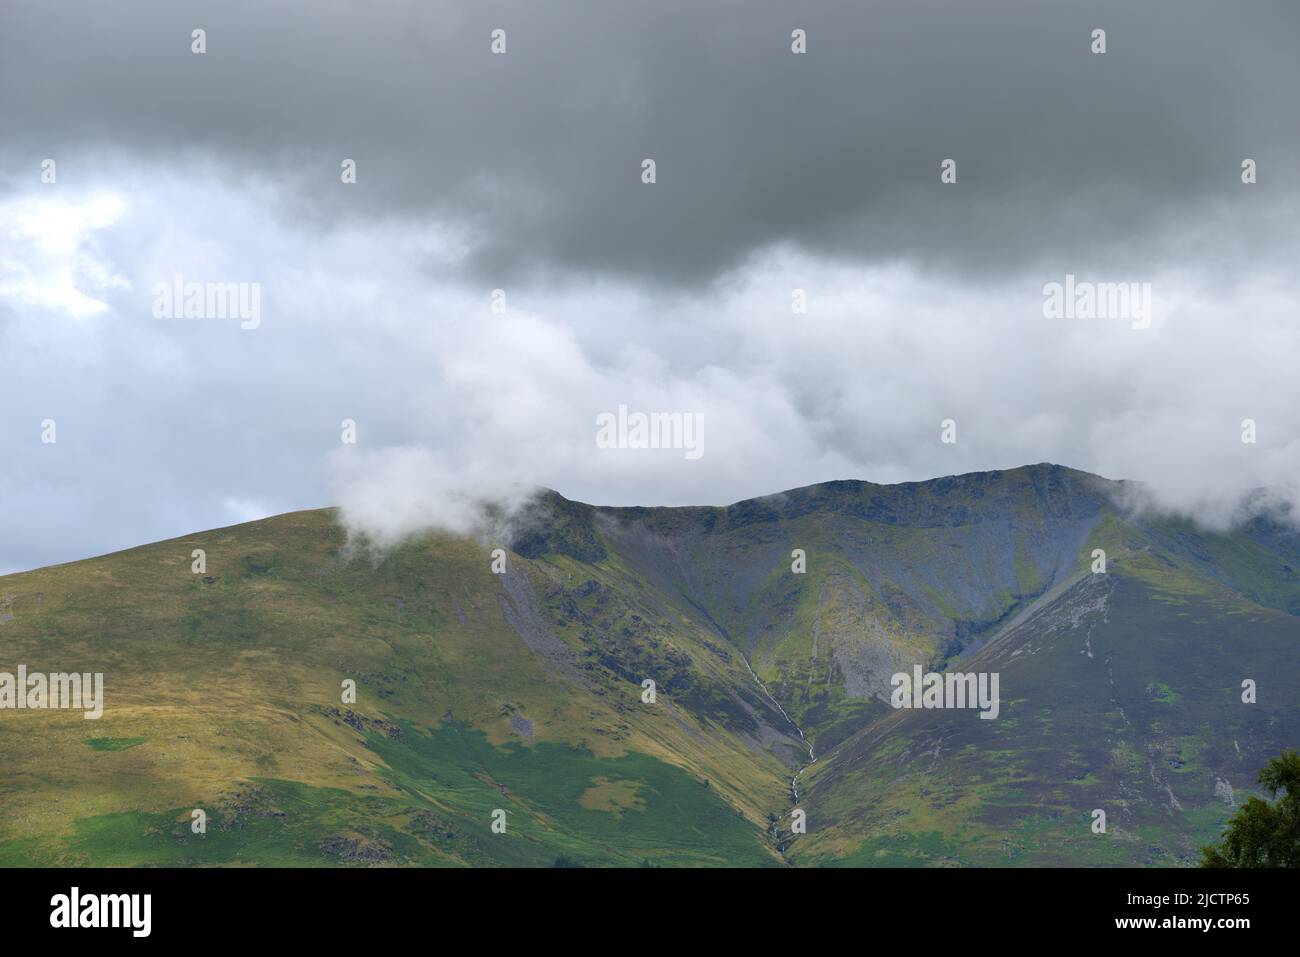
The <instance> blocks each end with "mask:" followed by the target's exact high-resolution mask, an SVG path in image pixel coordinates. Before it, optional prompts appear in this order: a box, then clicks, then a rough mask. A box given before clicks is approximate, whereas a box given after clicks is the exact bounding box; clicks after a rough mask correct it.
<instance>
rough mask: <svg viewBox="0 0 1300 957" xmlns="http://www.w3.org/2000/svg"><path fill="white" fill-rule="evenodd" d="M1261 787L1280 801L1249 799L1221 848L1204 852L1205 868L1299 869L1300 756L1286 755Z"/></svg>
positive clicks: (1267, 771)
mask: <svg viewBox="0 0 1300 957" xmlns="http://www.w3.org/2000/svg"><path fill="white" fill-rule="evenodd" d="M1259 783H1260V784H1262V785H1264V787H1265V789H1267V791H1268V793H1269V794H1270V795H1271V796H1272V797H1274V798H1277V801H1276V802H1275V803H1273V804H1270V803H1269V802H1267V801H1263V800H1260V799H1259V798H1257V797H1253V796H1252V797H1250V798H1247V799H1246V803H1245V804H1243V805H1242V807H1241V810H1239V811H1238V812H1237V813H1236V814H1235V815H1234V816H1233V818H1232V820H1231V821H1229V822H1228V829H1227V830H1226V831H1224V834H1223V840H1222V841H1221V842H1220V843H1219V844H1218V846H1214V845H1210V846H1207V847H1205V848H1203V849H1202V852H1201V866H1202V867H1300V754H1297V753H1296V752H1295V751H1283V752H1282V754H1281V755H1279V756H1278V757H1276V758H1274V759H1273V760H1272V761H1270V762H1269V763H1268V764H1267V765H1265V766H1264V769H1263V770H1262V771H1260V772H1259ZM1279 795H1281V796H1280V797H1279Z"/></svg>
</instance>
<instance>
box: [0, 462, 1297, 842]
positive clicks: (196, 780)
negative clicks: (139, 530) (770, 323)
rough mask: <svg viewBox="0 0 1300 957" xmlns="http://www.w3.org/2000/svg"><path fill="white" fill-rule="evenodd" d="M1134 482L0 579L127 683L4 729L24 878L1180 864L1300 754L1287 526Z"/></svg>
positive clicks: (129, 564) (6, 592)
mask: <svg viewBox="0 0 1300 957" xmlns="http://www.w3.org/2000/svg"><path fill="white" fill-rule="evenodd" d="M1120 491H1121V488H1120V485H1119V483H1111V482H1106V481H1104V480H1101V479H1098V478H1096V477H1094V476H1089V475H1086V474H1084V473H1079V472H1074V471H1072V470H1069V469H1062V468H1058V467H1055V466H1033V467H1027V468H1024V469H1016V470H1012V471H1009V472H993V473H980V474H977V475H969V476H957V477H952V478H947V479H940V480H936V481H934V482H926V483H913V484H908V485H900V486H877V485H872V484H870V483H863V482H831V483H827V484H824V485H819V486H813V487H810V488H807V489H799V490H794V491H791V492H787V493H783V494H781V495H777V496H770V497H768V498H764V499H759V500H753V501H749V502H742V503H738V504H736V505H733V506H730V507H727V508H681V509H613V508H596V507H592V506H586V505H582V504H580V503H575V502H569V501H567V500H565V499H563V498H562V497H560V496H558V495H556V494H554V493H547V494H545V495H543V496H542V497H541V498H540V499H538V500H537V501H536V502H535V503H534V504H533V505H532V506H531V507H530V508H529V509H528V510H527V511H526V512H525V514H524V515H522V516H520V517H519V520H518V522H517V523H516V531H515V534H514V537H513V539H512V541H510V542H508V543H507V542H500V543H497V542H489V541H471V540H468V539H463V538H455V537H451V536H446V535H439V534H433V535H427V536H422V537H420V538H417V539H415V540H412V541H410V542H408V543H407V544H405V545H403V546H402V547H400V548H398V549H396V550H393V551H391V552H387V553H384V554H382V555H371V554H367V553H363V552H357V551H356V550H354V549H352V548H349V547H348V545H347V540H346V535H345V533H344V532H343V531H342V530H341V529H340V528H339V526H338V523H337V516H336V515H335V514H334V513H333V512H332V511H331V510H319V511H312V512H300V513H294V514H290V515H283V516H279V517H276V518H273V519H267V520H265V521H260V522H253V523H249V524H246V525H240V526H235V527H232V528H226V529H219V530H215V531H211V532H205V533H201V534H197V535H193V536H189V537H186V538H182V539H175V540H172V541H168V542H159V543H156V544H152V545H147V546H144V547H141V548H136V549H131V550H129V551H126V552H120V553H117V554H113V555H107V556H103V557H100V558H95V559H91V560H88V561H83V562H75V563H72V564H68V565H61V566H56V567H52V568H46V569H40V570H37V571H33V572H28V573H24V574H20V575H11V576H7V577H3V578H0V608H3V609H5V612H4V614H3V615H0V671H14V670H16V668H17V666H18V665H20V664H25V665H26V666H27V667H28V669H29V671H32V672H60V671H71V670H75V671H81V672H86V671H91V672H95V671H101V672H103V673H104V674H105V684H106V695H107V704H106V707H105V712H104V716H103V718H102V719H100V720H98V721H87V720H84V719H83V718H82V716H81V714H80V713H79V712H68V711H48V710H47V711H30V710H26V711H2V712H0V761H3V762H4V766H5V768H6V770H7V772H8V773H7V774H6V775H5V777H4V779H3V781H0V864H7V865H14V864H22V863H38V864H61V863H69V864H121V865H136V864H226V865H235V864H278V865H340V866H372V865H390V866H401V865H422V866H423V865H431V866H437V865H452V866H456V865H492V864H497V865H529V866H549V865H553V864H557V863H559V864H561V865H564V864H582V865H642V864H648V865H723V864H730V865H743V866H763V865H776V866H780V865H783V864H789V863H794V864H885V865H894V864H1005V863H1013V864H1064V863H1088V864H1124V863H1127V864H1132V863H1144V864H1181V863H1187V862H1189V861H1190V860H1191V859H1192V856H1193V854H1194V849H1195V847H1196V845H1197V844H1198V843H1200V842H1202V841H1204V840H1208V839H1209V838H1211V837H1213V836H1214V835H1215V834H1216V833H1217V828H1218V827H1220V826H1221V824H1222V822H1223V820H1224V819H1225V818H1226V816H1227V815H1228V814H1229V813H1230V812H1231V808H1232V805H1233V802H1234V801H1235V802H1239V801H1240V800H1241V796H1242V794H1243V792H1244V791H1245V790H1246V789H1248V788H1250V787H1251V786H1252V782H1253V780H1254V776H1255V773H1256V772H1257V771H1258V769H1259V767H1260V766H1262V764H1263V763H1264V762H1265V761H1266V760H1267V759H1268V758H1269V757H1271V756H1272V755H1273V754H1275V753H1276V752H1277V751H1278V750H1281V748H1282V747H1286V746H1294V745H1295V743H1296V738H1297V731H1300V728H1298V727H1297V720H1296V717H1295V714H1296V712H1295V709H1294V703H1295V702H1296V701H1297V693H1298V692H1300V667H1297V666H1296V664H1295V650H1296V643H1297V638H1300V628H1297V625H1298V624H1300V619H1297V617H1296V616H1295V612H1296V610H1297V608H1300V581H1298V580H1297V577H1296V574H1295V571H1294V569H1296V568H1300V539H1298V538H1297V536H1296V534H1295V532H1294V531H1293V530H1291V529H1290V528H1289V527H1286V526H1281V525H1278V524H1276V523H1271V522H1269V521H1266V520H1264V519H1256V520H1255V521H1252V522H1250V523H1248V524H1247V525H1245V526H1243V527H1242V528H1241V529H1239V530H1237V531H1234V532H1231V533H1224V534H1217V535H1216V534H1210V533H1206V532H1204V531H1201V530H1198V529H1197V528H1195V527H1194V526H1192V525H1190V524H1188V523H1184V522H1178V521H1173V520H1167V519H1161V520H1150V519H1139V518H1136V517H1133V516H1130V515H1127V514H1125V513H1124V512H1123V511H1122V510H1121V509H1120V508H1119V507H1118V505H1117V504H1116V503H1117V502H1118V501H1120V499H1121V496H1120ZM498 544H499V545H502V546H508V547H509V556H508V563H507V570H506V572H505V574H494V573H493V571H492V568H491V562H492V559H491V556H490V550H491V548H492V547H494V546H496V545H498ZM1094 548H1104V549H1105V550H1106V552H1107V554H1108V558H1109V563H1108V570H1107V572H1106V573H1105V574H1104V575H1094V574H1092V573H1091V571H1090V563H1091V554H1092V550H1093V549H1094ZM194 549H203V550H204V551H205V552H206V562H207V567H206V569H205V570H204V572H203V573H195V572H194V571H193V570H192V568H191V562H192V557H191V553H192V551H193V550H194ZM795 550H799V551H800V552H801V553H802V555H803V559H804V562H805V566H804V570H803V571H801V572H796V571H794V570H793V569H792V562H793V558H792V552H794V551H795ZM914 664H919V665H922V666H923V667H926V668H935V669H943V668H945V667H947V668H948V669H950V670H954V669H958V668H960V669H963V670H983V671H997V672H999V673H1000V675H1001V682H1002V684H1001V697H1002V702H1003V704H1002V711H1001V716H1000V717H999V719H998V720H994V721H984V720H979V719H978V716H977V714H976V713H975V712H973V711H894V710H892V709H890V708H889V707H888V704H887V699H888V691H889V678H890V676H891V675H892V674H893V673H894V672H897V671H910V670H911V668H912V666H913V665H914ZM647 678H649V679H652V680H653V681H654V682H655V683H656V686H657V698H656V701H655V702H654V703H653V704H651V703H645V702H643V701H642V681H643V680H644V679H647ZM1243 678H1254V679H1255V680H1257V681H1258V683H1259V689H1260V690H1259V701H1258V702H1257V703H1256V704H1253V705H1244V704H1242V703H1241V701H1240V681H1241V680H1242V679H1243ZM347 679H350V680H352V681H354V682H355V683H356V688H357V697H356V701H355V703H345V702H344V701H343V700H342V697H341V690H342V684H343V682H344V681H345V680H347ZM810 744H811V746H812V749H813V751H814V752H815V753H816V756H817V761H816V762H815V763H812V764H811V765H810V752H809V745H810ZM796 774H798V782H799V783H798V788H799V798H798V804H799V806H800V808H801V809H803V810H806V811H807V814H808V824H809V827H808V833H807V834H804V835H792V834H790V833H789V812H790V810H791V807H792V804H793V803H794V795H793V794H792V786H791V784H792V778H794V777H795V775H796ZM196 808H201V809H203V810H204V811H205V812H206V813H207V816H208V828H207V832H206V834H202V835H199V834H194V833H192V831H191V829H190V821H191V812H192V811H193V810H194V809H196ZM1094 808H1103V809H1105V810H1106V811H1107V817H1108V832H1107V834H1106V835H1094V834H1093V833H1092V832H1091V829H1090V827H1089V824H1090V821H1091V816H1090V815H1091V812H1092V810H1093V809H1094ZM498 810H500V811H503V812H504V813H505V820H506V832H505V833H504V834H498V833H493V831H492V829H491V823H492V819H493V814H494V812H496V811H498Z"/></svg>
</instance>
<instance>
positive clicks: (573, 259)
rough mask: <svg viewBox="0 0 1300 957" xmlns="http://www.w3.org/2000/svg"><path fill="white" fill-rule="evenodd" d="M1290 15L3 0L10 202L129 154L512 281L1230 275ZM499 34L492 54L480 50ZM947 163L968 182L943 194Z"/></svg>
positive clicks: (1271, 205) (672, 2)
mask: <svg viewBox="0 0 1300 957" xmlns="http://www.w3.org/2000/svg"><path fill="white" fill-rule="evenodd" d="M1298 11H1300V8H1298V7H1297V6H1296V5H1295V4H1292V3H1286V2H1276V3H1274V2H1260V0H1254V2H1243V3H1234V4H1229V3H1222V2H1214V3H1211V2H1195V0H1164V2H1153V3H1144V4H1140V5H1138V4H1133V3H1131V2H1114V3H1101V4H1089V5H1088V9H1087V10H1086V11H1085V10H1084V9H1082V7H1081V5H1077V4H1057V3H1044V2H1034V3H1031V2H1000V3H966V2H942V3H940V2H909V3H862V2H826V3H775V2H770V3H753V2H743V3H742V2H724V0H715V2H710V3H701V2H698V0H691V2H678V0H654V2H627V0H623V2H618V3H609V2H557V0H545V2H543V0H528V2H519V3H477V2H476V3H469V2H464V3H417V2H410V3H354V2H341V0H328V2H312V3H264V2H224V3H221V4H209V3H187V2H175V0H167V2H161V0H160V2H141V3H131V4H104V3H101V2H90V0H86V2H70V3H49V2H44V0H17V2H15V0H7V2H6V3H5V4H4V6H3V8H2V10H0V89H3V90H4V97H3V100H2V101H0V126H2V127H3V129H4V131H5V145H4V146H3V147H0V158H2V159H3V161H4V166H5V171H4V178H5V179H7V180H8V181H9V182H10V183H13V182H14V181H16V180H17V179H18V178H19V177H23V176H27V175H29V174H28V172H27V171H28V170H35V169H36V168H37V165H38V164H39V162H40V159H42V158H44V157H46V156H51V157H55V158H56V159H58V160H59V162H60V177H61V180H60V181H61V182H66V183H74V184H75V183H76V181H77V180H78V179H79V178H90V177H91V176H92V175H95V174H97V173H100V172H102V170H101V169H98V168H96V169H95V170H94V171H93V172H92V170H91V169H90V168H89V167H91V166H92V165H95V166H98V165H101V164H103V163H105V162H106V159H105V157H107V156H110V155H121V154H125V156H126V159H127V161H128V162H129V163H136V162H138V161H140V160H141V159H143V160H145V161H148V162H154V163H159V164H162V165H175V164H178V163H181V164H193V166H194V167H195V168H198V169H203V170H204V171H205V174H206V175H210V176H212V177H216V178H223V179H229V180H234V181H238V180H239V179H240V178H243V177H256V178H259V179H266V180H269V181H271V182H272V183H276V182H278V183H279V184H280V185H281V189H280V198H281V202H283V204H284V212H285V213H286V214H287V215H289V216H291V217H293V218H294V219H296V220H303V221H307V222H311V221H316V220H319V221H320V222H321V223H322V224H327V223H329V222H331V221H333V220H334V219H335V218H336V217H340V216H366V217H370V216H374V217H378V216H392V215H396V216H402V217H411V218H416V219H436V220H438V221H440V222H443V223H446V224H450V225H452V226H454V227H455V228H457V229H458V230H459V231H461V232H462V234H463V235H464V237H465V238H466V240H467V241H468V242H470V243H471V244H472V249H473V256H472V259H471V262H472V263H473V265H474V266H475V267H476V268H477V269H478V270H480V271H481V273H482V274H483V275H485V276H486V277H488V278H493V277H500V280H499V281H504V279H505V278H506V277H510V276H517V275H519V274H520V273H522V272H528V271H531V270H535V269H550V268H560V269H564V270H571V271H577V272H591V273H595V274H603V273H611V274H617V275H621V276H623V277H625V278H632V279H634V280H648V281H652V282H656V283H657V282H674V281H679V282H695V281H704V280H708V279H711V278H714V277H716V276H717V275H718V274H719V273H721V272H723V271H725V270H727V269H728V268H731V267H734V266H737V265H739V264H741V263H743V262H744V261H745V260H746V258H747V257H748V256H750V255H751V254H753V253H754V252H756V251H758V250H761V249H763V248H765V247H769V246H772V245H776V244H782V243H788V244H794V245H797V246H800V247H803V248H805V249H806V250H808V251H809V252H811V253H813V254H815V255H819V256H824V257H831V258H843V259H847V260H850V261H855V260H862V261H869V260H879V259H897V258H903V259H914V260H917V261H919V262H920V263H922V264H923V265H926V266H930V267H937V268H942V269H947V270H955V271H960V272H963V273H969V274H975V275H980V274H983V273H985V272H1000V271H1002V270H1004V269H1010V268H1013V267H1014V268H1015V269H1023V268H1025V267H1026V266H1029V265H1038V264H1041V265H1043V266H1044V267H1045V268H1050V269H1058V268H1059V269H1062V270H1063V269H1065V268H1067V267H1070V266H1072V265H1078V264H1080V263H1083V264H1087V265H1090V266H1094V267H1106V268H1118V267H1121V266H1122V267H1125V268H1132V267H1133V265H1134V264H1135V263H1154V262H1164V261H1171V260H1172V261H1178V260H1179V259H1183V260H1186V259H1189V258H1193V259H1194V258H1204V259H1206V260H1207V261H1209V262H1212V263H1213V264H1214V266H1215V267H1216V268H1227V269H1228V270H1229V271H1230V270H1231V269H1232V266H1233V264H1234V263H1237V262H1249V261H1252V260H1256V261H1257V260H1259V259H1260V258H1267V257H1268V255H1269V250H1270V249H1271V248H1272V245H1273V240H1274V238H1275V237H1276V236H1277V234H1278V233H1279V231H1281V230H1284V229H1289V227H1290V218H1289V214H1287V215H1285V216H1283V217H1280V218H1279V217H1277V216H1272V215H1270V212H1269V211H1270V210H1271V209H1279V208H1281V209H1289V208H1291V205H1292V201H1293V199H1294V196H1295V187H1294V185H1293V184H1292V183H1291V181H1290V175H1291V171H1292V169H1293V168H1294V165H1295V156H1296V152H1297V150H1296V147H1297V145H1298V143H1297V141H1298V139H1300V137H1298V134H1297V125H1296V124H1295V123H1294V122H1292V118H1293V116H1294V95H1295V91H1296V90H1297V89H1300V63H1298V61H1297V58H1296V57H1295V56H1294V42H1295V39H1296V36H1297V27H1300V12H1298ZM196 27H201V28H203V29H205V30H206V31H207V42H208V52H207V53H206V54H205V55H203V56H195V55H193V54H192V53H191V52H190V31H191V30H192V29H194V28H196ZM498 27H500V28H503V29H505V30H506V31H507V38H508V53H507V54H506V55H504V56H494V55H492V54H491V53H490V51H489V33H490V31H491V30H492V29H494V28H498ZM796 27H798V28H802V29H805V30H806V31H807V33H808V52H807V54H805V55H801V56H795V55H793V54H791V52H790V31H791V30H792V29H794V28H796ZM1093 28H1102V29H1105V30H1106V33H1107V45H1108V52H1107V53H1105V54H1104V55H1100V56H1098V55H1094V54H1092V53H1091V52H1090V51H1089V43H1090V39H1089V35H1090V32H1091V30H1092V29H1093ZM345 157H348V158H353V159H356V160H357V162H358V164H359V182H358V184H357V185H356V186H355V187H351V188H348V189H343V188H342V187H341V185H340V184H339V181H338V173H339V163H340V161H341V160H342V159H343V158H345ZM645 157H652V158H654V159H655V160H656V161H657V163H658V183H657V184H656V185H654V186H644V185H642V184H641V182H640V179H639V174H640V162H641V160H642V159H643V158H645ZM948 157H951V158H953V159H955V160H956V161H957V164H958V183H957V185H956V186H955V187H946V186H942V185H941V184H940V183H939V164H940V162H941V161H942V160H943V159H945V158H948ZM1245 157H1251V158H1254V159H1256V160H1257V161H1258V162H1259V164H1260V184H1259V186H1258V187H1256V188H1255V189H1254V190H1252V191H1243V190H1242V187H1241V184H1240V180H1239V168H1240V163H1241V160H1242V159H1243V158H1245ZM30 175H33V176H34V175H35V173H34V172H33V173H32V174H30ZM1243 193H1246V194H1247V195H1243ZM1193 222H1194V223H1197V224H1198V230H1196V231H1189V230H1188V228H1187V227H1188V224H1189V223H1193ZM1174 236H1178V237H1179V238H1178V240H1177V241H1174V240H1173V239H1172V238H1171V237H1174Z"/></svg>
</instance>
